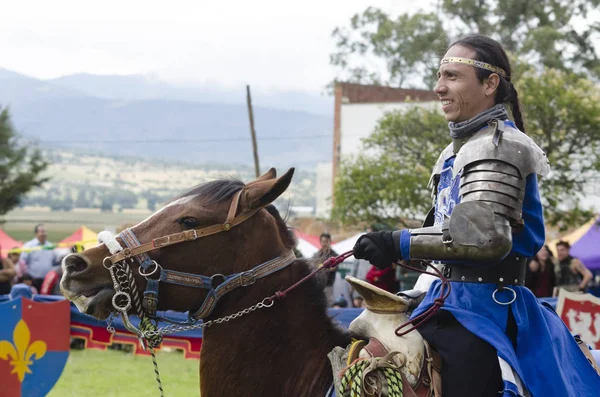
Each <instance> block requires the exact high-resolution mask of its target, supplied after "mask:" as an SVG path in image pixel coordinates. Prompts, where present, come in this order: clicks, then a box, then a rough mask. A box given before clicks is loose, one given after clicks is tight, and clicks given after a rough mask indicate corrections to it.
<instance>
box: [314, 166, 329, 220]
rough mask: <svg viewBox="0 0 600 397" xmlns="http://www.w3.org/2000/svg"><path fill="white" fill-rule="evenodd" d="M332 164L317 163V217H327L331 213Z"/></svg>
mask: <svg viewBox="0 0 600 397" xmlns="http://www.w3.org/2000/svg"><path fill="white" fill-rule="evenodd" d="M332 175H333V164H332V163H331V162H329V163H320V164H317V186H316V193H315V195H316V208H315V215H316V216H317V218H329V214H330V213H331V196H332V195H333V183H332V181H333V179H332Z"/></svg>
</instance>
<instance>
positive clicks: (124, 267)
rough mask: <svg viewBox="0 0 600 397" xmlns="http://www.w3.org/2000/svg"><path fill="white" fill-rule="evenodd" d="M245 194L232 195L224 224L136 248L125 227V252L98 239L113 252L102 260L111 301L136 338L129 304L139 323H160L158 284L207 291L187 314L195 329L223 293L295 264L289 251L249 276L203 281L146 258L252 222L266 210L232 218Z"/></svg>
mask: <svg viewBox="0 0 600 397" xmlns="http://www.w3.org/2000/svg"><path fill="white" fill-rule="evenodd" d="M243 192H244V189H242V190H240V191H238V192H236V193H235V195H234V196H233V199H232V201H231V206H230V207H229V211H228V214H227V218H226V220H225V222H224V223H222V224H215V225H211V226H207V227H202V228H198V229H191V230H186V231H184V232H180V233H174V234H169V235H166V236H162V237H158V238H155V239H152V240H151V241H149V242H147V243H144V244H142V243H140V241H139V240H138V239H137V237H136V236H135V234H134V233H133V231H132V229H131V228H128V229H125V230H123V231H122V232H121V233H120V234H119V235H118V236H117V237H120V238H121V240H122V241H123V243H124V244H125V245H126V247H122V246H121V244H120V243H119V242H118V241H117V239H116V238H115V236H113V235H112V234H111V233H110V232H106V231H104V232H101V233H100V234H99V236H98V239H99V241H100V242H101V243H104V244H106V246H107V248H108V249H109V251H110V253H111V255H110V256H107V257H106V258H104V260H103V265H104V267H105V268H106V269H108V270H109V271H110V273H111V278H112V280H113V285H114V287H115V291H116V294H115V296H114V297H113V300H112V303H113V307H114V308H115V309H116V310H117V311H118V312H119V313H120V314H121V316H122V318H123V323H124V324H125V326H126V327H127V328H128V329H129V330H130V331H132V332H134V333H136V334H137V335H138V336H139V337H140V339H144V332H143V331H140V330H139V329H137V328H136V327H135V326H134V325H133V324H131V322H130V321H129V318H128V314H127V312H128V311H129V309H131V307H132V304H133V306H135V307H134V309H135V311H136V312H138V313H137V314H138V315H139V316H140V318H142V322H143V321H144V317H146V318H149V319H152V320H158V319H161V318H159V317H157V315H156V312H157V307H158V289H159V283H160V282H161V281H162V282H165V283H170V284H176V285H181V286H185V287H193V288H201V289H206V290H208V294H207V296H206V298H205V299H204V302H203V303H202V305H201V306H200V308H199V309H198V310H196V311H195V312H194V313H193V314H192V313H189V314H188V322H186V323H185V324H193V323H195V322H197V321H198V320H201V319H204V318H206V317H207V316H208V315H210V314H211V313H212V311H213V310H214V309H215V307H216V305H217V303H218V301H219V300H220V299H221V298H222V297H223V296H224V295H225V294H227V293H229V292H231V291H233V290H235V289H237V288H240V287H247V286H249V285H252V284H254V283H255V282H256V280H258V279H260V278H263V277H266V276H268V275H270V274H272V273H275V272H277V271H279V270H281V269H284V268H285V267H287V266H289V265H290V264H291V263H292V262H294V261H295V260H296V256H295V254H294V253H293V251H290V252H289V253H288V254H287V255H282V256H279V257H276V258H274V259H271V260H269V261H267V262H264V263H261V264H259V265H257V266H255V267H254V268H253V269H251V270H249V271H245V272H240V273H234V274H231V275H223V274H214V275H212V276H204V275H197V274H192V273H183V272H177V271H173V270H168V269H164V268H162V266H161V265H160V264H158V263H157V262H156V261H155V260H153V259H152V258H150V256H149V255H148V253H149V252H151V251H153V250H156V249H159V248H164V247H168V246H171V245H174V244H179V243H183V242H190V241H194V240H196V239H199V238H201V237H207V236H211V235H214V234H218V233H222V232H228V231H230V230H231V229H232V228H234V227H235V226H238V225H240V224H242V223H243V222H245V221H246V220H248V219H250V218H251V217H252V216H253V215H254V214H256V213H257V212H258V211H260V210H261V209H262V208H264V207H265V206H258V207H256V208H253V209H251V210H249V211H247V212H244V213H241V214H240V215H237V216H236V214H237V210H238V206H239V201H240V197H241V195H242V193H243ZM135 262H138V263H139V269H138V272H139V274H140V275H141V276H143V277H144V278H145V279H146V281H147V283H146V289H145V291H144V293H143V299H142V301H141V302H140V300H139V293H138V291H137V287H136V285H135V280H134V279H133V275H132V272H131V267H132V265H134V264H135ZM162 320H165V319H162ZM146 323H147V324H148V323H149V322H148V321H147V320H146ZM140 328H141V327H140ZM158 343H160V342H158Z"/></svg>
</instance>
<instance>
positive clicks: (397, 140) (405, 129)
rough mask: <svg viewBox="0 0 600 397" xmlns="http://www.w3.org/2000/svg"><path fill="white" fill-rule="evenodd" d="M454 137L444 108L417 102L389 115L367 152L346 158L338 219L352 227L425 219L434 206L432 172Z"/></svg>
mask: <svg viewBox="0 0 600 397" xmlns="http://www.w3.org/2000/svg"><path fill="white" fill-rule="evenodd" d="M449 140H450V138H449V137H448V122H447V121H446V120H445V118H444V116H443V115H442V114H440V113H439V112H438V111H435V110H427V109H424V108H420V107H416V106H415V107H414V108H412V109H410V110H409V111H406V112H401V111H394V112H389V113H387V114H386V115H385V116H384V117H383V118H382V119H381V120H379V122H378V124H377V127H376V129H375V132H374V133H373V135H371V136H370V137H369V138H367V139H365V140H364V141H363V149H364V150H361V153H362V154H361V155H358V156H357V157H354V158H351V159H346V160H344V161H343V162H342V166H341V167H340V172H339V175H338V176H337V179H336V183H335V189H334V203H335V206H334V208H333V211H332V217H333V218H334V219H337V220H339V221H341V222H342V223H343V224H346V225H350V224H357V223H368V224H372V223H388V224H403V225H406V223H405V221H406V219H410V218H422V217H423V216H424V215H425V214H426V213H427V212H428V211H429V209H430V207H431V194H430V193H431V191H430V190H429V189H428V188H427V183H428V180H429V177H430V175H431V170H432V168H433V165H434V164H435V162H436V160H437V158H438V156H439V154H440V152H441V151H442V150H443V149H444V148H445V147H446V146H447V145H448V143H449Z"/></svg>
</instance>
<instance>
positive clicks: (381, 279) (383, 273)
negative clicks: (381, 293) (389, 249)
mask: <svg viewBox="0 0 600 397" xmlns="http://www.w3.org/2000/svg"><path fill="white" fill-rule="evenodd" d="M366 281H367V282H368V283H370V284H373V285H374V286H376V287H379V288H381V289H383V290H385V291H388V292H391V293H392V294H395V293H396V292H398V290H399V289H400V283H399V282H398V280H397V279H396V266H395V265H392V266H390V267H387V268H385V269H378V268H376V267H375V266H371V268H370V269H369V271H368V272H367V276H366Z"/></svg>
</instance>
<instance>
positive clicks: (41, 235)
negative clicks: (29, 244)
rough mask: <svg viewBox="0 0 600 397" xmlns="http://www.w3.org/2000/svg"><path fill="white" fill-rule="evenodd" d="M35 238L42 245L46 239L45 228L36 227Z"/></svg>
mask: <svg viewBox="0 0 600 397" xmlns="http://www.w3.org/2000/svg"><path fill="white" fill-rule="evenodd" d="M35 237H37V239H38V240H39V241H40V243H42V244H44V243H45V242H46V238H47V235H46V228H45V227H43V226H40V227H38V230H37V233H36V234H35Z"/></svg>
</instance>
